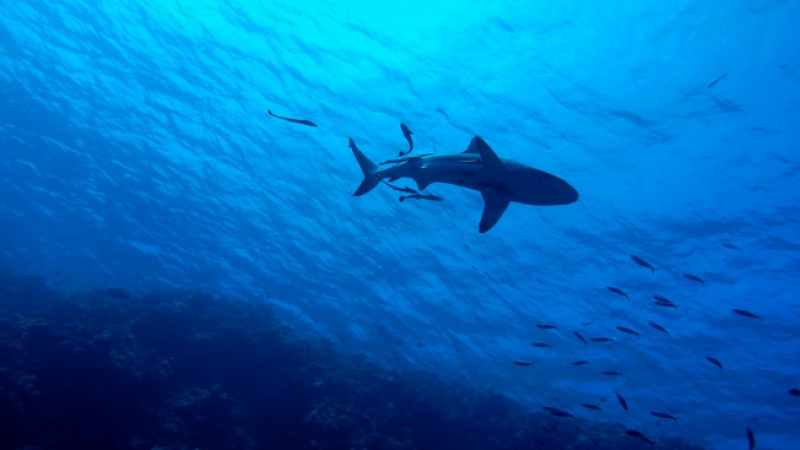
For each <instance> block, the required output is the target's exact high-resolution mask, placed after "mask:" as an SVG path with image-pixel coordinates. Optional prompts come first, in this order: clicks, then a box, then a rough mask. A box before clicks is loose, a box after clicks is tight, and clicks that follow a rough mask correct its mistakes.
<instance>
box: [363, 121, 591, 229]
mask: <svg viewBox="0 0 800 450" xmlns="http://www.w3.org/2000/svg"><path fill="white" fill-rule="evenodd" d="M350 148H351V149H352V150H353V154H354V155H355V157H356V160H358V164H359V165H360V166H361V170H362V171H363V172H364V181H362V182H361V185H360V186H359V187H358V189H357V190H356V192H355V193H354V194H353V195H355V196H360V195H364V194H366V193H367V192H369V191H371V190H372V189H373V188H375V186H377V185H378V183H380V182H381V180H384V179H388V180H389V181H394V180H397V179H400V178H411V179H412V180H414V181H415V182H416V183H417V186H418V187H419V190H423V189H425V188H427V187H428V186H429V185H430V184H432V183H447V184H453V185H456V186H461V187H465V188H468V189H473V190H476V191H478V192H480V193H481V195H482V196H483V200H484V209H483V216H482V217H481V223H480V227H479V231H480V232H481V233H485V232H487V231H489V230H490V229H491V228H492V227H493V226H494V225H495V224H496V223H497V221H498V220H500V217H501V216H502V215H503V213H504V212H505V210H506V208H508V204H509V203H510V202H517V203H522V204H524V205H535V206H554V205H568V204H570V203H575V202H576V201H578V191H576V190H575V189H574V188H573V187H572V186H570V185H569V184H568V183H567V182H566V181H564V180H562V179H561V178H558V177H556V176H554V175H550V174H549V173H547V172H543V171H541V170H538V169H534V168H533V167H528V166H526V165H524V164H520V163H518V162H515V161H510V160H507V159H501V158H499V157H498V156H497V154H495V152H494V151H493V150H492V148H491V147H489V145H488V144H487V143H486V142H485V141H484V140H483V139H481V138H480V136H475V137H474V138H472V141H471V142H470V144H469V148H467V150H466V151H464V152H462V153H447V154H441V155H424V156H415V157H410V158H407V159H404V160H399V162H398V163H397V164H396V165H394V166H392V167H387V168H385V169H381V168H380V167H378V166H377V165H376V164H375V163H373V162H372V161H370V160H369V158H367V157H366V156H365V155H364V153H362V152H361V150H359V149H358V147H357V146H356V143H355V142H353V139H350Z"/></svg>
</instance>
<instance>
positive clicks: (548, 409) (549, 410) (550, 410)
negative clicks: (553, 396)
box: [542, 406, 561, 412]
mask: <svg viewBox="0 0 800 450" xmlns="http://www.w3.org/2000/svg"><path fill="white" fill-rule="evenodd" d="M542 409H543V410H545V411H547V412H556V411H561V410H560V409H558V408H556V407H553V406H542Z"/></svg>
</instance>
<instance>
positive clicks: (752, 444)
mask: <svg viewBox="0 0 800 450" xmlns="http://www.w3.org/2000/svg"><path fill="white" fill-rule="evenodd" d="M747 442H749V443H750V450H754V449H755V448H756V435H754V434H753V430H751V429H750V428H749V427H748V428H747Z"/></svg>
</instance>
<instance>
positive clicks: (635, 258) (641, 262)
mask: <svg viewBox="0 0 800 450" xmlns="http://www.w3.org/2000/svg"><path fill="white" fill-rule="evenodd" d="M631 259H632V260H633V262H635V263H636V264H638V265H640V266H642V267H646V268H648V269H650V270H651V271H652V272H653V273H656V270H658V269H656V268H655V267H653V266H651V265H650V263H649V262H647V261H645V260H643V259H642V258H639V257H638V256H636V255H631Z"/></svg>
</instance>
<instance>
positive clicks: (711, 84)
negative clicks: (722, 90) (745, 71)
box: [706, 73, 728, 89]
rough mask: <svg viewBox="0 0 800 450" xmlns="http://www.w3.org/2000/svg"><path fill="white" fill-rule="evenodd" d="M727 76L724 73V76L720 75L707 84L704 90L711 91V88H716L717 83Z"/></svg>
mask: <svg viewBox="0 0 800 450" xmlns="http://www.w3.org/2000/svg"><path fill="white" fill-rule="evenodd" d="M727 76H728V74H727V73H726V74H725V75H722V76H720V77H717V78H714V79H713V80H712V81H711V83H708V86H706V89H711V88H712V87H714V86H716V85H717V83H719V82H720V81H722V80H724V79H725V77H727Z"/></svg>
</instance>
